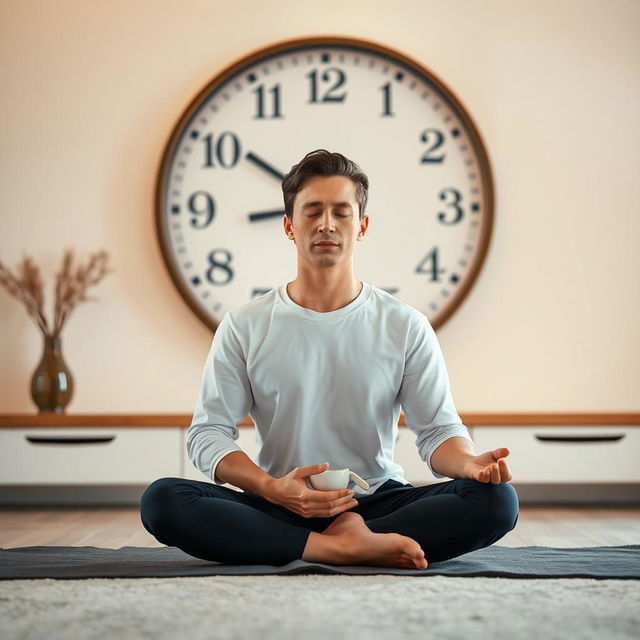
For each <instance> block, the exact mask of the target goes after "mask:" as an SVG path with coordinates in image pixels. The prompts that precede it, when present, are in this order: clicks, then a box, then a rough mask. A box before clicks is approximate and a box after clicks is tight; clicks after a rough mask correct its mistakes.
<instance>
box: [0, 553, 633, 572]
mask: <svg viewBox="0 0 640 640" xmlns="http://www.w3.org/2000/svg"><path fill="white" fill-rule="evenodd" d="M301 573H302V574H304V573H330V574H349V575H374V574H392V575H400V576H434V575H440V576H457V577H477V576H485V577H503V578H596V579H607V578H616V579H627V580H633V579H635V580H637V579H640V545H625V546H610V547H607V546H603V547H571V548H556V547H538V546H534V547H505V546H499V545H492V546H490V547H485V548H484V549H478V550H477V551H472V552H470V553H466V554H464V555H462V556H459V557H457V558H453V559H451V560H445V561H443V562H436V563H433V564H432V565H430V566H429V567H428V568H427V569H415V570H413V569H393V568H386V567H370V566H339V565H331V564H322V563H318V562H305V561H304V560H294V561H293V562H290V563H289V564H286V565H283V566H272V565H228V564H220V563H215V562H208V561H206V560H200V559H198V558H194V557H192V556H190V555H188V554H186V553H185V552H183V551H181V550H180V549H178V548H176V547H121V548H120V549H109V548H102V547H68V546H59V547H56V546H34V547H15V548H10V549H0V579H3V580H10V579H20V578H61V579H77V578H151V577H158V578H166V577H179V576H180V577H182V576H211V575H268V574H301Z"/></svg>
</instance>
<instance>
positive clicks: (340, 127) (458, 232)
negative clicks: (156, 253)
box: [156, 36, 494, 331]
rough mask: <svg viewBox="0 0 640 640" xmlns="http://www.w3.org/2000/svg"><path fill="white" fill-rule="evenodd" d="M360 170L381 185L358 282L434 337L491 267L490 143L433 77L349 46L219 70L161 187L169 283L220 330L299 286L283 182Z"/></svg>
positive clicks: (172, 140)
mask: <svg viewBox="0 0 640 640" xmlns="http://www.w3.org/2000/svg"><path fill="white" fill-rule="evenodd" d="M319 148H324V149H328V150H329V151H339V152H340V153H342V154H344V155H346V156H347V157H348V158H351V159H352V160H354V161H355V162H356V163H358V164H359V165H360V167H361V168H362V169H363V170H364V172H365V173H366V174H367V175H368V177H369V182H370V186H369V202H368V204H367V210H366V213H367V215H369V228H368V229H367V233H366V235H365V237H364V239H363V240H362V242H360V243H357V244H356V246H355V252H354V275H355V277H356V278H358V279H361V280H365V281H367V282H371V283H372V284H375V285H376V286H378V287H380V288H382V289H385V290H386V291H388V292H389V293H391V294H392V295H394V296H396V297H398V298H399V299H401V300H403V301H405V302H407V303H408V304H410V305H411V306H413V307H415V308H416V309H419V310H420V311H422V312H423V313H424V314H425V315H426V316H427V317H428V319H429V321H430V323H431V324H432V326H433V327H434V329H437V328H438V327H439V326H440V325H442V323H443V322H444V321H445V320H446V319H447V318H448V317H449V316H450V315H451V314H452V313H453V311H454V310H455V309H456V308H457V307H458V306H459V305H460V303H461V302H462V300H463V299H464V298H465V296H466V295H467V294H468V292H469V291H470V288H471V286H472V284H473V283H474V281H475V280H476V278H477V276H478V273H479V271H480V268H481V266H482V264H483V262H484V259H485V257H486V254H487V248H488V245H489V240H490V237H491V230H492V226H493V206H494V197H493V179H492V172H491V167H490V163H489V158H488V154H487V152H486V149H485V145H484V143H483V141H482V139H481V136H480V133H479V131H478V128H477V127H476V125H475V124H474V122H473V120H472V118H471V116H470V115H469V113H468V112H467V110H466V109H465V108H464V107H463V105H462V103H461V102H460V100H459V99H458V98H457V97H456V96H455V94H454V93H453V91H452V90H451V89H450V88H449V87H447V85H445V83H444V82H443V81H442V80H441V79H439V78H438V77H437V76H436V75H435V74H434V73H433V72H432V71H430V70H429V69H427V68H426V67H424V66H423V65H422V64H420V63H418V62H416V61H415V60H413V59H411V58H409V57H407V56H406V55H404V54H403V53H400V52H398V51H395V50H393V49H391V48H389V47H386V46H384V45H382V44H379V43H374V42H371V41H365V40H359V39H355V38H350V37H342V36H317V37H308V38H303V39H296V40H288V41H284V42H280V43H277V44H274V45H272V46H268V47H266V48H262V49H260V50H257V51H253V52H251V53H249V54H248V55H246V56H245V57H242V58H240V59H237V60H235V61H233V62H232V63H231V64H230V65H229V66H227V67H226V68H224V69H223V70H222V71H220V72H219V73H218V74H217V75H216V76H215V77H214V78H213V79H212V80H210V81H209V82H208V83H207V84H206V86H204V88H202V89H201V90H200V91H199V92H198V94H197V95H196V96H195V98H193V99H192V100H191V102H190V104H188V106H187V107H186V109H185V111H184V112H183V113H182V114H181V115H180V117H179V119H178V121H177V124H176V125H175V127H174V129H173V131H172V132H171V134H170V136H169V139H168V141H167V144H166V147H165V149H164V153H163V155H162V160H161V163H160V167H159V170H158V176H157V182H156V228H157V233H158V239H159V243H160V248H161V251H162V255H163V258H164V261H165V263H166V266H167V268H168V272H169V274H170V276H171V279H172V280H173V283H174V284H175V286H176V287H177V289H178V291H179V292H180V294H181V295H182V297H183V298H184V300H185V301H186V303H187V304H188V305H189V307H190V308H191V309H192V310H193V311H194V313H195V314H196V315H197V316H198V317H199V318H200V319H201V320H202V321H203V322H204V323H205V324H206V325H207V326H208V327H209V328H211V329H212V330H213V331H215V329H216V328H217V326H218V324H219V322H220V321H221V320H222V317H223V315H224V314H225V312H226V311H228V310H230V309H233V308H235V307H237V306H239V305H240V304H242V303H244V302H246V301H248V300H250V299H251V298H253V297H255V296H258V295H261V294H263V293H266V292H267V291H269V290H270V289H272V288H274V287H276V286H278V285H280V284H282V283H286V282H289V281H291V280H293V279H295V277H296V271H297V267H296V262H297V254H296V248H295V245H294V244H293V243H291V242H290V241H288V239H287V237H286V235H285V232H284V228H283V222H282V218H283V216H284V204H283V200H282V189H281V180H282V178H283V176H284V175H285V173H287V172H288V171H289V170H290V168H291V167H292V165H294V164H296V163H297V162H298V161H299V160H301V159H302V158H303V157H304V155H305V154H306V153H308V152H309V151H312V150H314V149H319Z"/></svg>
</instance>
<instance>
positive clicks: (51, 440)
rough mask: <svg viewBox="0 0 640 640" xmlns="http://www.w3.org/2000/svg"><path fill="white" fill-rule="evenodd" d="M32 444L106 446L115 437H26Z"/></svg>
mask: <svg viewBox="0 0 640 640" xmlns="http://www.w3.org/2000/svg"><path fill="white" fill-rule="evenodd" d="M25 438H26V439H27V440H28V441H29V442H30V443H31V444H104V443H107V442H111V441H112V440H115V438H116V437H115V436H80V437H79V436H25Z"/></svg>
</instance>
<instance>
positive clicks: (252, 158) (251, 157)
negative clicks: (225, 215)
mask: <svg viewBox="0 0 640 640" xmlns="http://www.w3.org/2000/svg"><path fill="white" fill-rule="evenodd" d="M245 158H246V159H247V160H248V161H249V162H253V164H255V165H256V166H257V167H260V168H261V169H263V170H264V171H266V172H267V173H268V174H270V175H272V176H274V177H276V178H278V180H280V182H282V180H284V173H282V172H281V171H278V170H277V169H276V168H275V167H272V166H271V165H270V164H269V163H268V162H267V161H266V160H263V159H262V158H260V157H259V156H257V155H256V154H255V153H253V151H249V152H248V153H247V155H246V156H245ZM283 215H284V209H275V210H272V211H257V212H255V213H250V214H249V222H257V221H258V220H265V219H268V218H281V217H282V216H283Z"/></svg>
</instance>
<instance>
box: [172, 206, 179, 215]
mask: <svg viewBox="0 0 640 640" xmlns="http://www.w3.org/2000/svg"><path fill="white" fill-rule="evenodd" d="M171 213H173V214H179V213H180V205H178V204H174V205H173V207H171Z"/></svg>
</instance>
